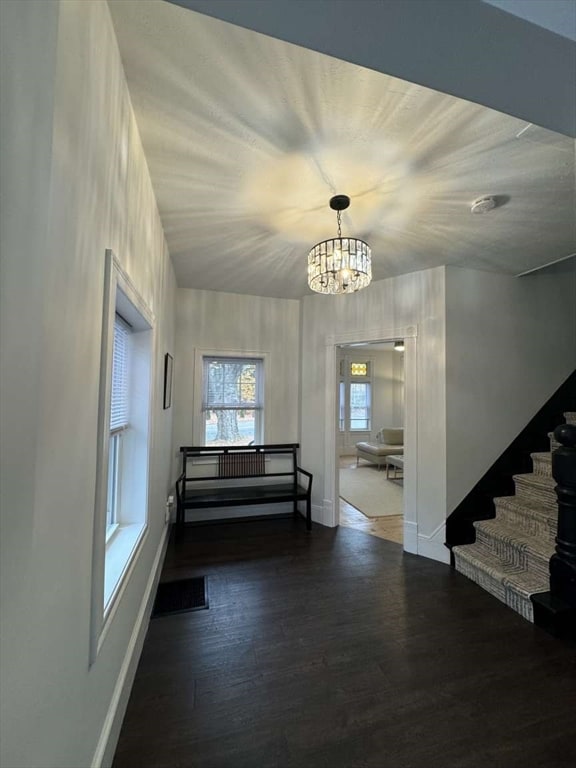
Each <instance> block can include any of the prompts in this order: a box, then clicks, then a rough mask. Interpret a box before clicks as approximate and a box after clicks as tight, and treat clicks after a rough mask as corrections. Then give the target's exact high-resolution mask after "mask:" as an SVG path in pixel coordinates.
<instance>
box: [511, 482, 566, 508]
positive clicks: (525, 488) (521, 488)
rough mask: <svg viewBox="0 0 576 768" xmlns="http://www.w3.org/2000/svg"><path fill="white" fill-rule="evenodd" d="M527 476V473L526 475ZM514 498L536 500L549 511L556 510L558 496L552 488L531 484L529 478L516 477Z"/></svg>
mask: <svg viewBox="0 0 576 768" xmlns="http://www.w3.org/2000/svg"><path fill="white" fill-rule="evenodd" d="M528 477H529V475H528ZM515 485H516V498H517V499H518V501H522V500H523V499H526V500H527V501H532V502H537V503H538V504H541V505H542V507H544V509H546V510H548V511H550V512H556V513H557V512H558V498H557V496H556V494H555V492H554V491H553V490H549V489H548V488H542V487H539V486H536V485H534V484H531V483H530V481H529V480H525V479H524V478H519V477H516V479H515Z"/></svg>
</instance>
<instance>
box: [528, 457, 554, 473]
mask: <svg viewBox="0 0 576 768" xmlns="http://www.w3.org/2000/svg"><path fill="white" fill-rule="evenodd" d="M532 468H533V470H534V474H535V475H540V476H541V477H552V462H551V460H550V459H541V458H534V457H532Z"/></svg>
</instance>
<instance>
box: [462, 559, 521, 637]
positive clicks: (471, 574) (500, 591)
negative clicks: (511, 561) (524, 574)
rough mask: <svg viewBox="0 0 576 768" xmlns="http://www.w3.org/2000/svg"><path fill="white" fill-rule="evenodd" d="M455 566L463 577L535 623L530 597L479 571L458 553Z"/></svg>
mask: <svg viewBox="0 0 576 768" xmlns="http://www.w3.org/2000/svg"><path fill="white" fill-rule="evenodd" d="M454 564H455V566H456V570H457V571H458V572H459V573H461V574H462V575H463V576H466V577H467V578H468V579H470V580H471V581H473V582H474V583H475V584H478V586H479V587H482V589H485V590H486V591H487V592H489V593H490V594H491V595H493V596H494V597H496V598H498V600H500V602H502V603H505V605H508V606H509V607H510V608H512V609H513V610H515V611H516V613H519V614H520V615H521V616H523V617H524V618H525V619H527V620H528V621H531V622H532V623H533V622H534V613H533V610H532V601H531V600H530V598H529V597H525V596H524V595H522V594H520V593H517V592H515V591H514V590H513V589H510V588H509V587H507V586H506V585H505V584H504V583H503V581H502V580H501V579H498V578H496V577H494V576H491V575H490V574H489V573H486V572H485V571H481V570H479V569H478V568H477V567H476V566H475V565H472V564H471V563H468V562H467V561H466V560H464V558H463V557H461V556H460V554H459V553H458V552H454Z"/></svg>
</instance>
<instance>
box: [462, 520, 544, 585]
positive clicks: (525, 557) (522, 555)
mask: <svg viewBox="0 0 576 768" xmlns="http://www.w3.org/2000/svg"><path fill="white" fill-rule="evenodd" d="M476 541H477V542H479V543H480V544H482V546H484V547H485V548H486V549H488V550H490V551H491V552H493V553H494V554H495V555H497V556H498V557H499V558H501V559H502V560H504V561H505V562H508V563H513V564H514V565H515V566H518V567H519V568H522V569H524V570H529V571H532V572H533V573H537V574H538V575H540V576H542V577H543V578H547V576H548V574H549V562H550V557H551V556H552V553H553V551H554V548H553V547H551V548H550V553H549V554H548V555H547V556H546V555H543V554H541V553H540V552H533V551H531V550H529V549H527V548H525V547H523V546H521V545H519V544H515V543H513V542H510V541H505V540H504V539H501V538H499V537H496V536H493V535H491V533H490V532H489V531H483V530H477V531H476Z"/></svg>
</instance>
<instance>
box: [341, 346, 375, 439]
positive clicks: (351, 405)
mask: <svg viewBox="0 0 576 768" xmlns="http://www.w3.org/2000/svg"><path fill="white" fill-rule="evenodd" d="M371 398H372V381H371V369H370V362H361V363H360V362H356V361H355V362H350V361H349V360H348V359H347V358H345V359H344V360H341V361H340V386H339V429H340V431H341V432H345V431H347V430H348V431H350V432H354V431H356V432H369V431H370V429H371Z"/></svg>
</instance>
